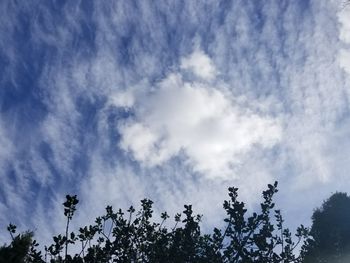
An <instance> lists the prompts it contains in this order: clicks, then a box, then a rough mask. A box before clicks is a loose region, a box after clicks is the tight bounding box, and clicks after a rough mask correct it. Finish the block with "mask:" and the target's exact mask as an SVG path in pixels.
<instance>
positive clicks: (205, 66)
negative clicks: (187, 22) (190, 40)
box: [181, 48, 217, 80]
mask: <svg viewBox="0 0 350 263" xmlns="http://www.w3.org/2000/svg"><path fill="white" fill-rule="evenodd" d="M181 68H182V69H184V70H190V71H192V72H193V73H194V74H195V75H196V76H198V77H200V78H203V79H205V80H211V79H213V78H214V77H215V75H216V74H217V72H216V69H215V65H214V63H213V62H212V61H211V59H210V58H209V57H208V56H207V55H206V54H205V53H204V52H203V51H202V50H200V49H198V48H197V49H196V50H195V51H194V52H193V53H192V54H191V55H189V56H188V57H185V58H182V59H181Z"/></svg>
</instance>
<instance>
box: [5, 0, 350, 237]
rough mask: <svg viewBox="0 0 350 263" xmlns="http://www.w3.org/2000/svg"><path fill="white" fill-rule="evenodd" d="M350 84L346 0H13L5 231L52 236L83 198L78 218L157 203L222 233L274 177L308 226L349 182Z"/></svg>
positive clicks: (282, 198) (291, 211) (297, 219)
mask: <svg viewBox="0 0 350 263" xmlns="http://www.w3.org/2000/svg"><path fill="white" fill-rule="evenodd" d="M349 84H350V6H348V7H345V8H344V7H343V2H342V1H340V0H339V1H337V0H329V1H328V0H296V1H277V0H268V1H241V0H234V1H216V0H215V1H175V0H173V1H121V0H120V1H89V0H88V1H55V0H50V1H39V0H38V1H10V0H4V1H1V2H0V179H1V187H0V227H1V229H4V228H5V226H6V225H7V224H8V223H9V222H13V223H15V224H17V225H18V226H19V228H21V229H23V230H25V229H27V228H30V229H36V234H37V236H38V239H39V240H40V239H44V240H47V239H48V237H50V236H51V235H52V234H56V233H57V232H59V231H63V229H64V227H63V226H64V218H63V215H62V209H61V203H62V202H63V200H64V196H65V195H66V194H68V193H74V194H77V195H78V196H79V199H80V200H81V203H79V204H80V206H79V210H78V212H77V221H78V220H79V219H80V220H81V221H80V223H82V222H84V223H91V222H93V219H94V217H95V216H98V215H100V214H101V213H102V212H103V210H104V207H105V206H106V205H107V204H112V205H113V206H115V207H127V206H129V205H131V204H134V205H137V204H138V201H139V200H140V199H141V198H144V197H148V198H151V199H152V200H154V201H155V210H156V212H160V211H163V210H167V211H169V212H170V213H175V212H178V211H181V210H182V205H183V204H185V203H191V204H193V206H194V208H195V210H196V211H197V212H198V213H203V214H204V218H203V225H204V227H208V228H211V227H212V226H213V225H219V224H221V221H220V220H221V216H222V201H223V200H224V199H225V198H226V193H227V191H226V189H227V187H229V186H232V185H234V186H237V187H239V188H240V194H241V197H242V199H243V200H244V201H245V202H247V203H248V204H249V206H250V207H251V208H254V206H255V205H256V204H257V202H258V201H259V198H260V194H261V191H262V190H263V189H264V188H265V186H266V184H267V183H271V182H273V181H275V180H278V181H279V185H280V189H281V191H280V192H279V194H278V197H277V202H278V204H279V205H280V206H281V207H282V211H283V213H284V214H285V216H286V220H287V223H288V224H289V225H291V226H292V227H293V226H294V225H295V224H297V223H305V224H310V221H309V218H310V215H311V214H312V210H313V208H314V207H315V206H318V205H320V204H321V202H322V200H323V199H325V198H326V197H328V196H329V195H330V194H331V193H332V192H335V191H337V190H338V191H348V192H349V189H350V176H349V171H350V111H349V109H350V108H349V101H350V86H349ZM0 240H6V237H4V236H1V237H0Z"/></svg>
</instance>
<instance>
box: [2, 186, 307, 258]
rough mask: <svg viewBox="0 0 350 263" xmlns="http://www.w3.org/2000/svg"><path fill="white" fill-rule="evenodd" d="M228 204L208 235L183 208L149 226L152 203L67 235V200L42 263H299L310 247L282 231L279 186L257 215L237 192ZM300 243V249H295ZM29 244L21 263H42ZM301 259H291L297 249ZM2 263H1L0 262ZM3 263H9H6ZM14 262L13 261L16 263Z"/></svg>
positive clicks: (70, 208) (302, 233) (110, 213)
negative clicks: (59, 231)
mask: <svg viewBox="0 0 350 263" xmlns="http://www.w3.org/2000/svg"><path fill="white" fill-rule="evenodd" d="M228 191H229V200H226V201H224V204H223V207H224V209H225V211H226V217H225V219H224V221H225V222H226V227H225V228H224V229H222V230H220V229H218V228H214V230H213V233H212V234H203V233H201V228H200V221H201V216H200V215H196V214H194V213H193V210H192V206H191V205H185V206H184V211H183V212H182V214H176V215H175V224H174V226H173V227H166V226H165V221H166V220H168V218H169V216H168V214H167V213H166V212H164V213H162V214H161V216H160V217H161V221H160V222H159V223H157V222H154V221H153V220H152V216H153V210H152V205H153V202H152V201H151V200H149V199H144V200H141V208H140V209H139V211H137V212H136V210H135V208H134V207H130V208H129V209H128V210H127V211H126V213H124V212H123V211H122V210H121V209H119V210H118V211H117V212H115V211H114V210H113V208H112V207H111V206H107V207H106V214H105V215H103V216H101V217H98V218H96V220H95V223H94V224H93V225H90V226H85V227H82V228H80V229H79V231H78V233H75V232H69V224H70V222H71V220H72V219H73V215H74V212H75V210H76V205H77V204H78V199H77V198H76V196H70V195H67V196H66V201H65V202H64V203H63V205H64V215H65V216H66V218H67V224H66V231H65V234H64V235H57V236H54V237H53V241H54V243H53V244H52V245H50V246H48V247H45V252H46V253H45V261H47V260H49V262H52V263H55V262H65V263H81V262H86V263H90V262H91V263H92V262H94V263H96V262H159V263H167V262H168V263H171V262H174V263H175V262H181V263H182V262H183V263H186V262H191V263H192V262H193V263H196V262H198V263H204V262H210V263H216V262H218V263H219V262H220V263H221V262H230V263H231V262H232V263H235V262H237V263H238V262H239V263H249V262H261V263H264V262H266V263H275V262H302V260H303V256H304V255H305V248H306V246H307V245H308V243H307V242H308V229H306V228H305V227H303V226H301V227H299V228H298V229H297V233H296V234H295V236H296V237H295V238H292V234H291V233H290V231H289V230H288V229H287V228H285V227H284V226H283V218H282V216H281V212H280V210H274V206H275V204H274V202H273V196H274V194H275V193H276V192H277V182H275V183H274V184H273V185H270V184H269V185H268V189H267V190H266V191H264V192H263V202H262V203H261V204H260V211H259V212H255V213H253V214H251V215H248V214H247V209H246V208H245V204H244V203H243V202H241V201H239V200H238V189H237V188H234V187H230V188H229V189H228ZM300 242H302V245H300V246H298V245H299V244H300ZM69 245H75V246H78V247H81V249H80V252H79V253H77V254H75V255H69V254H68V246H69ZM35 246H36V243H34V245H33V244H32V246H31V248H30V249H28V246H27V249H26V250H23V251H27V255H26V256H25V260H26V261H24V262H40V263H42V262H45V261H44V260H43V257H42V256H41V254H40V252H38V251H37V250H36V248H35ZM300 247H301V250H300V251H299V253H294V250H295V249H296V248H300ZM0 262H2V261H0ZM6 262H7V261H6ZM16 262H17V261H16Z"/></svg>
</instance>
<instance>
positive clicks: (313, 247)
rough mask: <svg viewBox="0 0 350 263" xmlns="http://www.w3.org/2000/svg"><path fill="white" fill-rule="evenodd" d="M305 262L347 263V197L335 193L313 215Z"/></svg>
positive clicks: (349, 224)
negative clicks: (311, 239)
mask: <svg viewBox="0 0 350 263" xmlns="http://www.w3.org/2000/svg"><path fill="white" fill-rule="evenodd" d="M310 234H311V236H312V238H313V241H312V242H310V244H309V247H308V248H307V253H306V256H305V262H307V263H309V262H310V263H311V262H312V263H318V262H332V263H338V262H339V263H343V262H350V197H349V196H348V195H347V194H346V193H339V192H338V193H335V194H333V195H332V196H331V197H329V198H328V199H327V200H326V201H325V202H324V203H323V204H322V206H321V207H320V208H317V209H316V210H315V211H314V213H313V215H312V227H311V232H310Z"/></svg>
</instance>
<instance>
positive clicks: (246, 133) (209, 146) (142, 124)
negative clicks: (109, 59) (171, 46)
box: [119, 51, 282, 177]
mask: <svg viewBox="0 0 350 263" xmlns="http://www.w3.org/2000/svg"><path fill="white" fill-rule="evenodd" d="M198 52H199V53H201V56H205V55H204V53H202V52H201V51H196V53H195V54H197V53H198ZM193 56H194V55H191V56H190V57H193ZM206 60H208V61H207V62H208V64H210V65H213V63H212V61H210V60H209V58H208V57H206ZM213 71H215V69H213ZM234 99H235V98H234V97H232V94H231V93H229V92H225V90H223V89H220V88H215V87H211V86H208V85H207V84H203V83H200V82H195V81H193V82H186V81H184V80H183V79H182V77H181V75H179V74H169V75H168V76H167V77H166V78H165V79H163V80H162V81H161V82H160V83H158V84H157V89H155V91H154V92H153V93H151V94H150V95H149V96H147V97H142V100H139V101H136V102H135V105H134V111H135V115H136V117H135V118H134V119H129V120H128V121H126V122H125V123H123V124H121V125H120V126H119V129H120V132H121V134H122V141H121V143H120V147H121V148H122V149H124V150H126V151H129V152H130V153H131V154H132V155H133V156H134V158H135V159H136V160H137V161H140V162H141V163H142V164H144V165H146V166H155V165H161V164H163V163H164V162H166V161H168V160H170V159H171V158H172V157H175V156H177V155H179V154H180V153H184V154H185V155H186V156H187V157H188V161H189V163H190V164H191V165H193V169H194V170H195V171H197V172H200V173H203V174H205V175H207V176H209V177H228V176H234V175H233V173H232V171H233V169H232V166H235V165H239V164H240V161H241V156H243V155H245V154H247V153H248V152H249V151H252V150H255V149H257V147H262V148H270V147H272V146H274V145H275V144H276V143H278V142H279V141H280V140H281V136H282V131H281V127H280V125H279V121H278V120H277V119H275V118H272V117H269V116H260V115H259V114H258V113H256V112H254V111H252V110H251V109H249V108H247V107H244V106H242V105H239V104H238V102H237V101H235V100H234ZM252 104H253V103H252Z"/></svg>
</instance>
